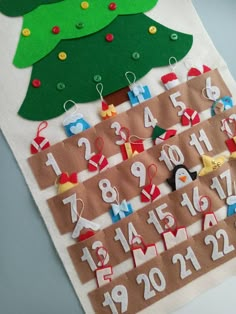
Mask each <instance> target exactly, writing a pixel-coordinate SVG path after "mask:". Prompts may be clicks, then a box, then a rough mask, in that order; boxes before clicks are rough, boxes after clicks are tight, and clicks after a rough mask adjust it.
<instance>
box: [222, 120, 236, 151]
mask: <svg viewBox="0 0 236 314" xmlns="http://www.w3.org/2000/svg"><path fill="white" fill-rule="evenodd" d="M230 124H233V126H234V130H232V129H231V128H230ZM222 131H224V132H225V133H226V134H227V136H228V139H227V140H226V141H225V144H226V146H227V147H228V150H229V151H230V153H234V152H236V121H235V119H232V118H227V119H224V120H223V127H222Z"/></svg>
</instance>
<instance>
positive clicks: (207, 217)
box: [199, 195, 218, 231]
mask: <svg viewBox="0 0 236 314" xmlns="http://www.w3.org/2000/svg"><path fill="white" fill-rule="evenodd" d="M199 209H200V211H201V212H202V214H203V216H202V231H205V230H207V229H209V228H211V227H213V226H215V225H217V223H218V220H217V218H216V215H215V213H214V212H213V211H212V209H211V199H210V197H209V196H206V195H203V196H201V197H200V199H199Z"/></svg>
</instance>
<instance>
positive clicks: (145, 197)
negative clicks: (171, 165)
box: [141, 164, 160, 203]
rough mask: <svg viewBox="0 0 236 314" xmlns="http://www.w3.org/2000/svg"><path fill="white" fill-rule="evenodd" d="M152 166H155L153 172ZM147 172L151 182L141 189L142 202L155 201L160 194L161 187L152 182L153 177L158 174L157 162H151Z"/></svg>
mask: <svg viewBox="0 0 236 314" xmlns="http://www.w3.org/2000/svg"><path fill="white" fill-rule="evenodd" d="M151 168H154V173H153V174H151ZM147 173H148V178H149V184H147V185H146V186H145V187H144V188H143V189H142V191H141V202H143V203H147V202H153V201H155V200H156V198H157V197H158V196H159V195H160V190H159V188H158V187H157V186H156V185H155V184H153V183H152V180H153V178H154V177H155V176H156V174H157V166H156V165H155V164H151V165H150V166H148V168H147Z"/></svg>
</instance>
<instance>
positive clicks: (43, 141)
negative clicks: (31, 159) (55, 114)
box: [30, 121, 50, 154]
mask: <svg viewBox="0 0 236 314" xmlns="http://www.w3.org/2000/svg"><path fill="white" fill-rule="evenodd" d="M47 126H48V123H47V121H42V122H41V123H40V124H39V126H38V130H37V134H36V137H35V138H34V139H33V141H32V142H31V145H30V152H31V154H37V153H39V152H41V151H42V150H44V149H46V148H48V147H50V143H49V140H48V139H47V138H46V137H43V136H40V132H42V131H43V130H44V129H46V128H47Z"/></svg>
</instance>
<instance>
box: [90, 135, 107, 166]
mask: <svg viewBox="0 0 236 314" xmlns="http://www.w3.org/2000/svg"><path fill="white" fill-rule="evenodd" d="M94 145H95V148H96V150H97V153H96V154H95V155H93V156H92V157H91V158H90V159H89V162H88V170H89V171H91V172H94V171H97V170H99V171H100V172H102V171H105V170H106V169H107V168H109V163H108V159H107V158H106V157H105V156H104V155H103V154H102V150H103V147H104V140H103V138H102V137H100V136H99V137H97V138H96V140H95V142H94Z"/></svg>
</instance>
